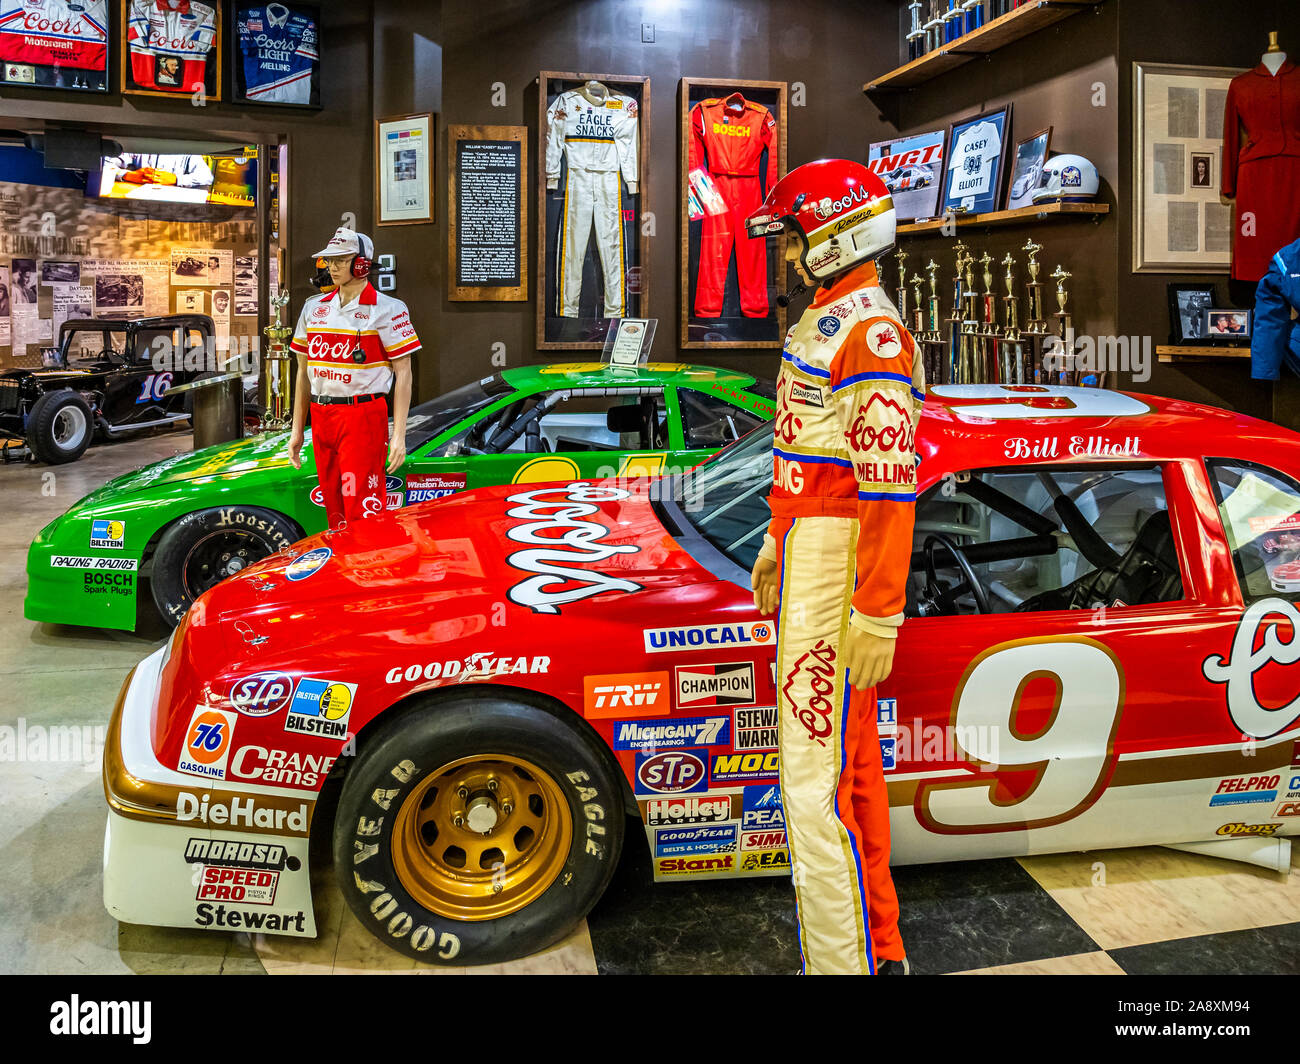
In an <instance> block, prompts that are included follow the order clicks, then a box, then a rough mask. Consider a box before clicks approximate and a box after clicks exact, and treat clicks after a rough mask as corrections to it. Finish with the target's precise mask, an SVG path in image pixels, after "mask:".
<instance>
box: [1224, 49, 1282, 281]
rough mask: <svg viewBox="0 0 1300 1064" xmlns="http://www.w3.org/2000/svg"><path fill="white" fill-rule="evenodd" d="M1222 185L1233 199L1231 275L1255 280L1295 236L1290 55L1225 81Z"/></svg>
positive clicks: (1225, 192) (1226, 193)
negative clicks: (1273, 70)
mask: <svg viewBox="0 0 1300 1064" xmlns="http://www.w3.org/2000/svg"><path fill="white" fill-rule="evenodd" d="M1243 133H1244V134H1245V143H1244V144H1243V143H1242V134H1243ZM1221 187H1222V192H1223V194H1224V195H1225V196H1229V197H1232V196H1235V197H1236V199H1237V202H1236V205H1235V210H1234V219H1233V220H1234V222H1235V227H1234V234H1233V241H1232V276H1233V277H1235V278H1237V279H1239V280H1243V281H1258V280H1259V279H1260V278H1261V277H1263V276H1264V274H1265V273H1267V272H1268V264H1269V261H1270V260H1271V259H1272V257H1273V255H1274V253H1275V252H1276V251H1277V250H1278V249H1279V248H1281V247H1285V246H1286V245H1287V244H1290V243H1291V242H1292V241H1293V240H1295V239H1296V238H1297V237H1300V192H1298V191H1297V190H1300V68H1297V67H1296V64H1295V63H1293V62H1291V61H1290V60H1287V61H1286V62H1285V63H1283V64H1282V66H1281V67H1280V68H1279V69H1278V72H1277V73H1276V74H1270V73H1269V70H1268V67H1266V66H1264V64H1263V63H1260V64H1259V66H1257V67H1255V69H1254V70H1248V71H1246V73H1244V74H1238V75H1237V76H1236V77H1235V78H1233V79H1232V83H1231V84H1230V85H1229V86H1228V102H1227V105H1226V107H1225V109H1224V116H1223V178H1222V186H1221Z"/></svg>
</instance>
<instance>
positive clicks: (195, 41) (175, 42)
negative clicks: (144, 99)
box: [118, 0, 225, 100]
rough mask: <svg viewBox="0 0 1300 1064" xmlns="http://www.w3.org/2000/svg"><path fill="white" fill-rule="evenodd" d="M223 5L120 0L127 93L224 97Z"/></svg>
mask: <svg viewBox="0 0 1300 1064" xmlns="http://www.w3.org/2000/svg"><path fill="white" fill-rule="evenodd" d="M222 6H223V5H222V4H220V3H218V2H216V0H213V2H211V3H203V2H202V0H121V10H120V14H121V24H120V26H119V32H118V37H119V40H120V42H121V46H122V64H121V71H122V75H121V89H122V92H124V93H131V94H135V95H139V96H181V97H188V98H189V99H194V98H195V97H197V96H200V95H201V97H202V98H203V99H205V100H220V99H221V90H222V83H221V78H222V62H221V55H222V49H223V48H224V47H225V35H224V32H223V30H224V27H223V25H222V14H221V12H222Z"/></svg>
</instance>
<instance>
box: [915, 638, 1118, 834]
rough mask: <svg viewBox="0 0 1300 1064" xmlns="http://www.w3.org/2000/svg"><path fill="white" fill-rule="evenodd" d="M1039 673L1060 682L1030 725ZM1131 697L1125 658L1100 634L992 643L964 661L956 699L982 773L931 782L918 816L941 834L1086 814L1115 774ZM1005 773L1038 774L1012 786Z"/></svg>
mask: <svg viewBox="0 0 1300 1064" xmlns="http://www.w3.org/2000/svg"><path fill="white" fill-rule="evenodd" d="M1034 681H1047V682H1048V683H1050V684H1052V685H1054V687H1055V695H1054V699H1053V704H1052V706H1051V709H1050V712H1049V714H1048V718H1047V722H1046V723H1045V724H1044V725H1043V726H1042V727H1041V728H1040V729H1038V730H1037V731H1036V732H1034V733H1028V732H1026V731H1024V730H1023V728H1021V727H1019V726H1018V724H1019V722H1018V718H1019V716H1020V713H1021V705H1022V700H1023V698H1024V696H1025V693H1026V692H1025V689H1026V688H1027V687H1028V686H1029V684H1030V683H1032V682H1034ZM1123 704H1124V682H1123V679H1122V672H1121V669H1120V665H1119V661H1118V660H1117V659H1116V658H1115V656H1114V654H1112V653H1111V651H1110V650H1108V649H1107V648H1106V647H1104V646H1102V645H1101V644H1100V643H1098V642H1096V641H1094V640H1092V639H1083V638H1079V637H1077V636H1061V637H1055V638H1048V639H1021V640H1015V641H1014V642H1010V643H1002V644H999V645H998V646H995V647H991V648H990V649H988V650H986V651H985V652H984V653H983V654H981V655H980V656H979V657H978V658H976V659H975V661H973V662H972V663H971V665H970V667H969V668H968V669H967V670H966V675H965V676H964V677H963V678H962V682H961V684H960V686H959V687H958V689H957V695H956V697H955V699H954V701H953V713H952V723H951V726H952V730H953V735H954V741H955V743H956V746H957V747H958V749H960V750H961V752H962V753H963V754H964V755H965V756H966V757H967V758H969V760H970V761H972V762H974V765H973V766H972V767H974V768H975V770H976V773H977V774H976V775H975V776H974V777H970V776H967V777H963V778H959V779H955V780H954V779H949V780H943V781H935V782H929V781H926V782H923V783H922V784H921V785H920V787H918V789H917V793H916V816H917V820H918V821H919V822H920V823H921V825H922V826H923V827H924V828H926V829H927V830H929V831H933V832H936V833H937V834H940V835H965V834H975V833H978V832H991V831H1018V830H1025V829H1028V828H1040V827H1047V826H1049V825H1051V824H1059V823H1061V822H1062V821H1065V820H1070V819H1072V818H1073V817H1076V816H1078V815H1079V814H1080V813H1082V812H1084V811H1085V810H1086V809H1088V807H1090V806H1091V805H1092V804H1093V803H1094V802H1096V800H1097V799H1098V798H1099V797H1100V796H1101V793H1102V791H1103V790H1105V788H1106V784H1107V783H1108V782H1109V780H1110V777H1111V774H1112V772H1113V770H1114V767H1115V733H1116V731H1118V729H1119V717H1120V710H1121V708H1122V706H1123ZM1004 773H1006V774H1009V773H1018V774H1025V773H1032V777H1031V779H1030V781H1029V783H1028V784H1027V786H1025V787H1024V788H1023V789H1021V791H1020V793H1019V795H1017V796H1012V795H1010V794H1009V792H1008V791H1007V790H1006V788H1005V786H1004V785H1003V782H1002V779H1001V774H1004ZM999 792H1001V793H999Z"/></svg>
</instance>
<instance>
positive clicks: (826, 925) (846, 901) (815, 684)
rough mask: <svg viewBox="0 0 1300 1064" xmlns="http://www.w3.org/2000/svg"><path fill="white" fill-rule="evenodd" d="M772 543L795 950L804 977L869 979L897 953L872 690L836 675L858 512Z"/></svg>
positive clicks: (792, 524)
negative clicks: (777, 570)
mask: <svg viewBox="0 0 1300 1064" xmlns="http://www.w3.org/2000/svg"><path fill="white" fill-rule="evenodd" d="M772 534H773V536H775V537H776V540H777V544H778V547H779V548H780V554H781V557H780V565H781V610H780V615H779V617H778V620H777V666H776V670H777V671H776V685H777V710H778V713H777V720H778V729H777V734H778V737H779V743H780V748H781V804H782V807H783V809H784V812H785V827H786V839H787V841H788V843H789V846H790V865H791V871H792V873H793V876H794V888H795V899H796V904H797V906H798V917H799V945H800V950H801V952H802V953H803V958H804V970H805V971H807V972H808V973H809V974H810V975H813V974H816V975H856V974H860V975H874V974H875V972H876V967H877V965H878V964H879V962H880V961H884V960H902V959H903V954H904V951H903V940H902V938H901V937H900V936H899V933H898V895H897V894H896V893H895V891H894V881H893V878H892V877H891V876H890V874H889V794H888V791H887V790H886V787H885V775H884V767H883V762H882V760H881V754H880V741H879V735H878V733H877V731H876V692H875V688H872V689H871V690H869V691H857V690H855V689H854V688H852V687H850V686H849V685H848V683H847V682H846V679H845V669H844V665H843V654H842V652H841V648H842V644H843V641H844V638H845V635H846V632H847V627H848V616H849V599H850V597H851V596H852V594H853V578H854V568H855V566H854V561H855V553H856V547H857V538H858V522H857V520H856V519H850V518H843V517H800V518H788V519H785V520H780V521H775V522H773V525H772Z"/></svg>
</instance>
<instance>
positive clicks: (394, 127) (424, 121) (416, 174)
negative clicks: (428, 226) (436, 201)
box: [375, 113, 434, 225]
mask: <svg viewBox="0 0 1300 1064" xmlns="http://www.w3.org/2000/svg"><path fill="white" fill-rule="evenodd" d="M433 131H434V118H433V115H432V114H429V113H425V114H414V115H393V116H391V117H388V118H377V119H375V224H376V225H423V224H425V223H427V222H431V221H433V161H434V160H433V154H434V148H433Z"/></svg>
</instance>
